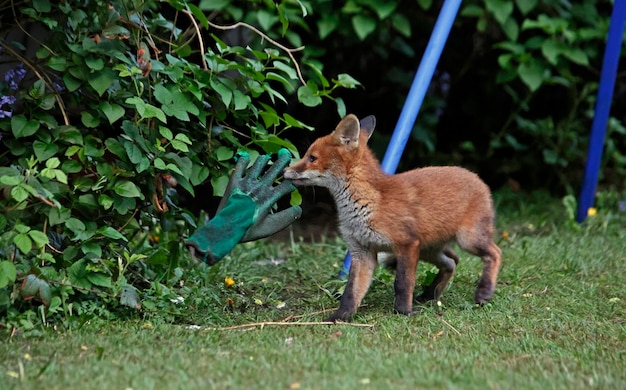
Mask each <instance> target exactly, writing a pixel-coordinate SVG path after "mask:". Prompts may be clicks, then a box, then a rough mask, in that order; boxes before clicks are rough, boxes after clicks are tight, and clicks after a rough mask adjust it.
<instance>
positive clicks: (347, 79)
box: [335, 73, 361, 88]
mask: <svg viewBox="0 0 626 390" xmlns="http://www.w3.org/2000/svg"><path fill="white" fill-rule="evenodd" d="M335 82H336V83H337V84H339V85H341V86H342V87H344V88H355V87H356V86H357V85H361V83H359V82H358V81H357V80H355V79H354V78H353V77H352V76H350V75H349V74H347V73H341V74H339V75H338V76H337V80H336V81H335Z"/></svg>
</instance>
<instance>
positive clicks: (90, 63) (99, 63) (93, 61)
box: [85, 57, 104, 95]
mask: <svg viewBox="0 0 626 390" xmlns="http://www.w3.org/2000/svg"><path fill="white" fill-rule="evenodd" d="M85 64H87V67H89V68H90V69H92V70H102V69H103V68H104V60H103V59H102V58H94V57H87V58H85ZM101 95H102V94H101Z"/></svg>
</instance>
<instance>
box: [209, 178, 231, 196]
mask: <svg viewBox="0 0 626 390" xmlns="http://www.w3.org/2000/svg"><path fill="white" fill-rule="evenodd" d="M229 180H230V178H229V177H228V175H222V176H217V177H216V176H214V177H212V178H211V186H212V187H213V195H214V196H224V193H225V192H226V186H227V185H228V181H229Z"/></svg>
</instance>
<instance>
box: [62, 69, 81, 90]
mask: <svg viewBox="0 0 626 390" xmlns="http://www.w3.org/2000/svg"><path fill="white" fill-rule="evenodd" d="M63 83H65V88H67V90H68V91H69V92H74V91H76V90H77V89H78V88H80V86H81V81H80V80H77V79H75V78H74V77H72V76H71V75H70V74H69V73H65V74H63Z"/></svg>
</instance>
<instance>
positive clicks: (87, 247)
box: [80, 241, 102, 258]
mask: <svg viewBox="0 0 626 390" xmlns="http://www.w3.org/2000/svg"><path fill="white" fill-rule="evenodd" d="M80 249H81V250H82V251H83V253H84V254H88V253H91V254H93V255H94V256H96V257H98V258H100V257H102V247H101V246H100V244H99V243H97V242H95V241H85V242H83V243H82V244H81V246H80Z"/></svg>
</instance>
